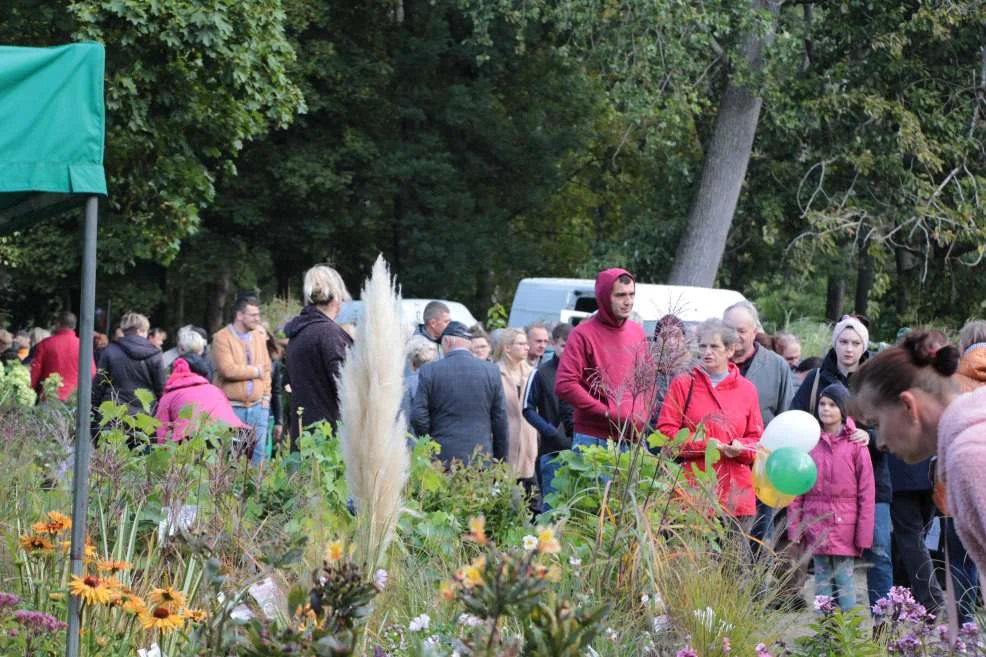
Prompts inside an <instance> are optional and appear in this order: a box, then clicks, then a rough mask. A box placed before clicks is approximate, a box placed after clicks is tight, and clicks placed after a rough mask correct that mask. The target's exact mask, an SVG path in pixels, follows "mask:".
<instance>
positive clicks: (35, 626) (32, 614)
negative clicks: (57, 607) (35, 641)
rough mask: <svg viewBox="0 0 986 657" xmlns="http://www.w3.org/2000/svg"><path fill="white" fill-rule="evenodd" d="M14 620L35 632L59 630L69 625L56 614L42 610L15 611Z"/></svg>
mask: <svg viewBox="0 0 986 657" xmlns="http://www.w3.org/2000/svg"><path fill="white" fill-rule="evenodd" d="M14 620H16V621H17V622H18V623H20V624H21V625H23V626H24V627H26V628H27V629H29V630H32V631H34V632H58V631H60V630H64V629H65V628H67V627H68V625H66V624H65V623H63V622H62V621H60V620H58V619H57V618H55V617H54V616H50V615H48V614H45V613H42V612H40V611H25V610H23V609H20V610H18V611H15V612H14Z"/></svg>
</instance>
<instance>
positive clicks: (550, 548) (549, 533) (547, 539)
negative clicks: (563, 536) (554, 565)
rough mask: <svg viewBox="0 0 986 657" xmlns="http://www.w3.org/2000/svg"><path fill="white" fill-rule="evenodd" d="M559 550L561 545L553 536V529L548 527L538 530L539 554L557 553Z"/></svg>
mask: <svg viewBox="0 0 986 657" xmlns="http://www.w3.org/2000/svg"><path fill="white" fill-rule="evenodd" d="M560 551H561V545H559V543H558V539H557V538H555V531H554V530H553V529H551V528H550V527H547V528H545V529H542V530H541V531H539V532H538V552H540V553H541V554H557V553H558V552H560Z"/></svg>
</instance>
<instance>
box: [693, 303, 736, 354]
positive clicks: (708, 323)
mask: <svg viewBox="0 0 986 657" xmlns="http://www.w3.org/2000/svg"><path fill="white" fill-rule="evenodd" d="M727 312H728V311H727ZM709 335H717V336H719V339H720V340H722V343H723V344H724V345H725V346H727V347H730V346H732V345H734V344H736V342H737V340H739V336H738V335H737V334H736V329H734V328H730V327H729V326H726V323H725V322H723V321H722V320H721V319H719V318H717V317H711V318H709V319H707V320H705V321H704V322H702V323H701V324H699V325H698V329H697V330H696V331H695V337H697V338H698V339H699V340H701V339H702V338H704V337H706V336H709Z"/></svg>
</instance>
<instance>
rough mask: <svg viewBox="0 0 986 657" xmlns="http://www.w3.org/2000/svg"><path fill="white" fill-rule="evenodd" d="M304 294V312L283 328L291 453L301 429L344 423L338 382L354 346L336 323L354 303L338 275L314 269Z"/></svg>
mask: <svg viewBox="0 0 986 657" xmlns="http://www.w3.org/2000/svg"><path fill="white" fill-rule="evenodd" d="M303 291H304V296H305V307H304V308H303V309H302V310H301V314H300V315H298V316H297V317H294V318H292V319H291V320H290V321H288V323H287V324H286V325H285V326H284V334H285V335H286V336H287V338H288V349H287V353H286V355H285V363H286V365H287V375H288V380H289V381H290V382H291V438H292V449H294V447H295V439H296V438H297V437H298V435H299V434H300V433H301V427H302V425H304V426H307V425H310V424H314V423H316V422H320V421H322V420H325V421H327V422H328V423H329V424H331V425H332V427H333V429H334V428H335V425H336V423H338V422H339V391H338V390H337V389H336V376H337V375H338V374H339V370H340V368H341V367H342V362H343V360H344V359H345V358H346V350H347V349H348V348H349V346H350V345H352V344H353V339H352V338H351V337H350V336H349V333H347V332H346V331H345V330H344V329H343V328H342V327H341V326H339V324H336V321H335V320H336V318H337V317H338V316H339V311H340V310H341V309H342V304H343V303H344V302H346V301H349V300H350V299H351V297H350V296H349V291H348V290H347V289H346V284H345V283H344V282H343V280H342V276H340V275H339V272H337V271H336V270H335V269H333V268H332V267H329V266H328V265H315V266H314V267H312V268H311V269H309V270H308V271H307V272H305V280H304V285H303ZM299 412H300V413H301V414H302V417H301V418H299V417H298V414H299Z"/></svg>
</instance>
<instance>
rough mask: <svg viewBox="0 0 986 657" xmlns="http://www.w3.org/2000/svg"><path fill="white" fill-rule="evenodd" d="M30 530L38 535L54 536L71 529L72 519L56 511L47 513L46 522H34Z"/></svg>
mask: <svg viewBox="0 0 986 657" xmlns="http://www.w3.org/2000/svg"><path fill="white" fill-rule="evenodd" d="M31 528H32V529H34V531H36V532H38V533H39V534H41V533H44V532H47V533H49V534H51V535H52V536H55V535H56V534H61V533H62V532H64V531H68V530H69V529H72V518H70V517H69V516H67V515H65V514H64V513H59V512H58V511H49V512H48V522H36V523H34V524H33V525H32V526H31Z"/></svg>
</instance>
